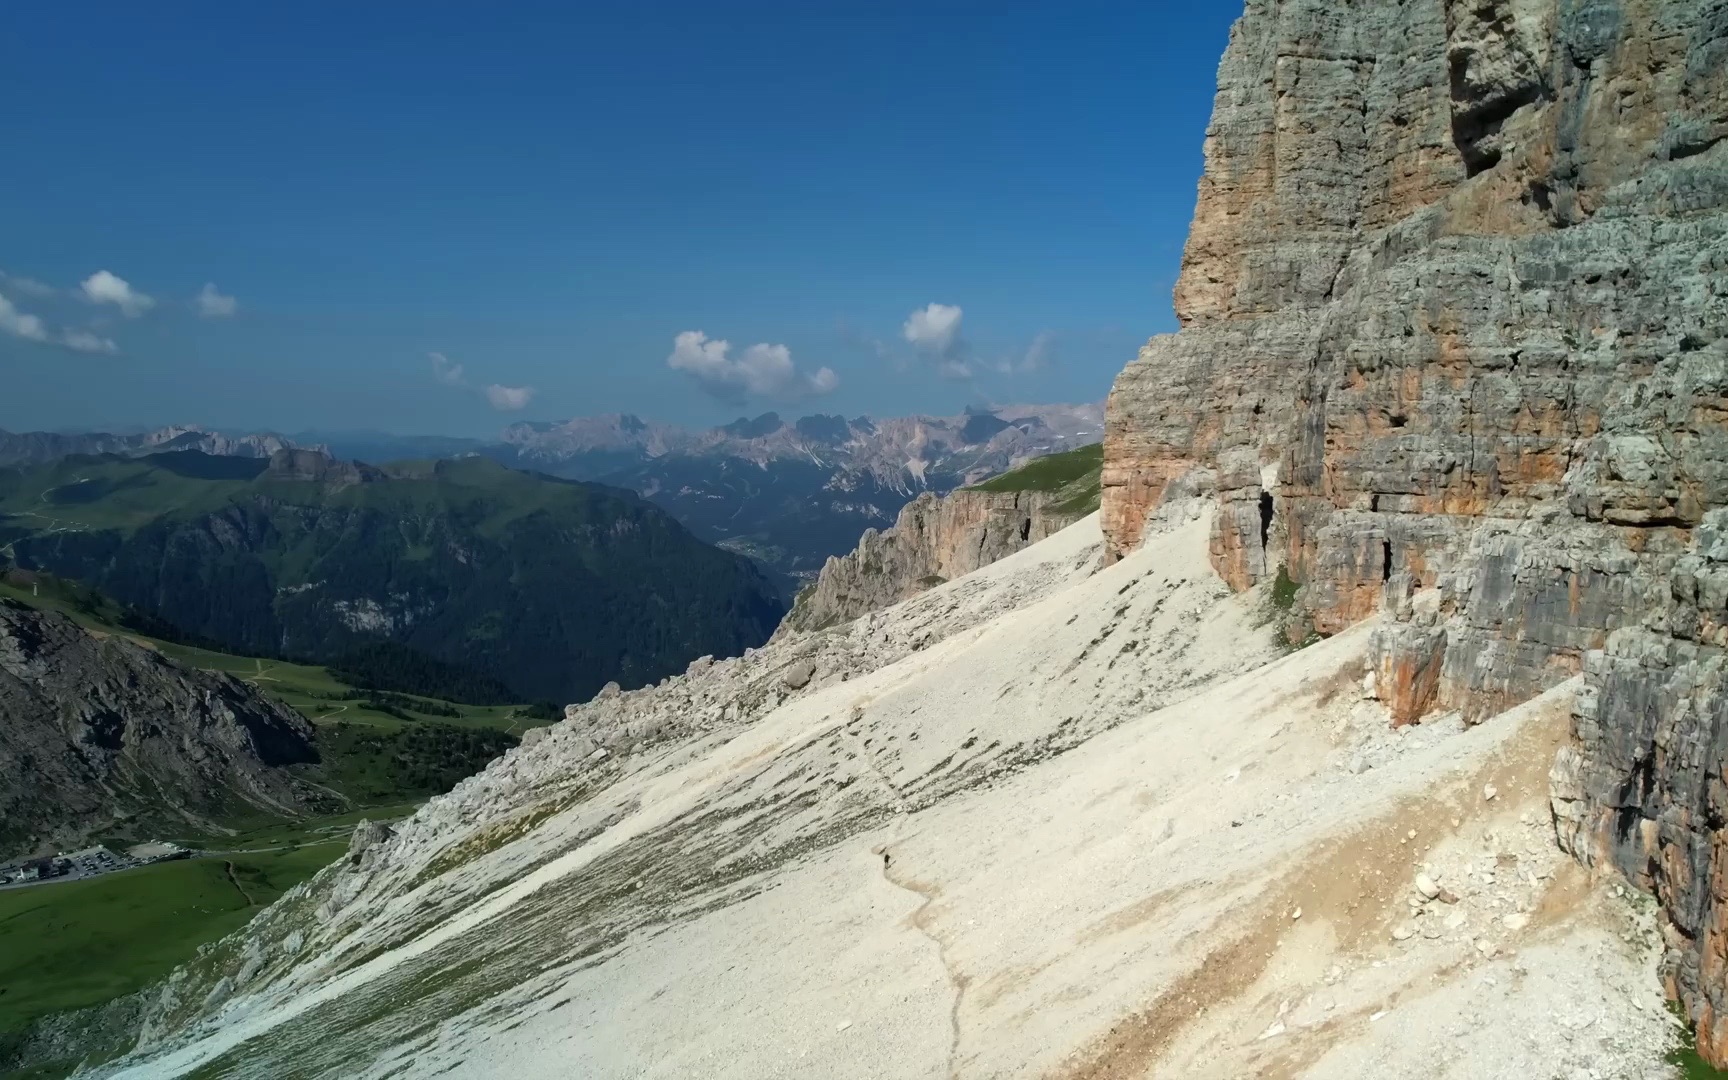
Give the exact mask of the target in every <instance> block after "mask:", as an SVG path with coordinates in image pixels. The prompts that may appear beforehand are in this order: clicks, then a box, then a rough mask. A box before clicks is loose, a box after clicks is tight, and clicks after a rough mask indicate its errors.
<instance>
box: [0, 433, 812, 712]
mask: <svg viewBox="0 0 1728 1080" xmlns="http://www.w3.org/2000/svg"><path fill="white" fill-rule="evenodd" d="M0 556H8V557H10V559H11V560H12V561H13V562H15V563H16V564H17V565H18V566H19V567H21V568H24V569H31V570H46V571H48V572H50V573H53V574H56V575H59V576H61V577H66V578H73V579H76V580H78V581H82V582H85V583H87V584H89V585H91V586H94V587H96V588H98V589H101V590H102V591H104V592H106V593H108V594H109V595H111V596H113V597H114V598H115V599H116V600H118V601H120V602H121V603H123V604H125V605H128V606H129V607H132V608H135V609H138V610H140V611H143V612H146V613H148V614H150V615H152V616H155V617H157V618H159V619H162V620H165V621H166V622H167V623H170V624H172V625H173V626H174V627H177V628H179V629H180V630H181V631H184V632H186V633H188V634H192V635H196V636H197V637H200V638H203V639H208V640H210V641H212V642H215V643H218V644H220V645H221V646H223V647H224V648H225V649H227V650H229V651H234V652H240V653H245V654H248V655H265V656H282V657H287V658H291V659H307V660H313V661H317V662H319V663H342V664H347V663H348V661H349V659H350V658H351V657H354V656H355V655H356V654H360V655H361V656H362V658H364V659H366V661H367V670H369V671H372V672H373V673H374V674H376V675H380V676H387V675H390V674H392V673H396V674H402V675H405V676H406V675H413V676H415V677H416V678H419V679H421V680H422V681H424V680H425V679H427V678H432V677H434V676H435V677H436V678H437V679H438V680H439V681H440V682H441V683H445V684H450V685H449V686H448V687H447V688H446V689H445V691H444V692H447V693H448V694H449V696H457V693H458V691H460V690H461V686H459V685H456V684H457V682H459V681H461V680H458V679H457V678H456V677H455V676H452V675H451V674H450V673H449V672H447V671H444V670H442V669H438V670H433V669H432V668H429V667H428V658H430V659H431V660H434V661H437V662H439V663H441V664H442V665H445V666H446V667H449V666H459V667H461V668H463V669H467V670H471V671H473V672H475V673H477V675H478V676H479V677H478V678H474V679H469V680H466V683H467V684H468V685H469V688H470V689H471V690H473V691H475V692H478V693H480V694H482V695H489V696H490V697H496V696H497V694H498V691H496V690H492V689H489V687H492V686H495V685H496V682H498V681H501V682H502V684H503V685H504V686H506V687H508V693H509V694H511V695H513V700H518V701H522V700H528V701H550V702H554V703H556V704H559V705H562V704H564V703H565V702H569V701H581V700H586V699H587V698H588V697H591V696H592V695H593V694H594V693H595V692H596V691H597V690H599V689H600V687H601V686H602V685H603V684H605V683H606V682H608V681H612V680H617V681H618V682H620V683H623V684H624V685H625V686H626V687H631V686H640V685H643V684H646V683H650V682H654V681H655V680H658V679H660V678H662V677H663V676H666V675H669V674H672V673H674V672H678V671H682V670H683V669H684V667H685V665H686V664H688V663H689V661H690V660H692V659H694V658H695V657H697V656H700V655H702V654H704V653H714V654H717V655H733V654H736V653H739V652H742V651H743V650H744V649H745V648H747V647H749V646H752V645H759V644H761V643H762V642H763V641H765V640H766V639H767V637H768V635H769V634H770V633H772V632H773V630H774V628H775V626H776V625H777V624H778V622H779V620H780V616H781V615H782V614H784V611H785V607H784V605H783V603H782V601H781V599H780V597H779V596H778V595H777V593H776V590H775V589H774V587H773V586H772V584H771V583H770V582H769V581H768V580H767V579H766V578H765V577H764V576H763V575H762V573H761V572H760V571H759V570H758V569H757V568H756V567H755V566H753V565H751V564H750V563H749V562H748V561H747V560H745V559H743V558H741V557H739V556H737V555H735V554H732V553H730V552H726V551H721V550H718V549H717V548H714V547H711V546H709V545H708V544H705V543H703V542H701V541H700V540H698V539H697V538H696V537H694V536H692V535H691V534H690V533H689V531H687V530H686V529H685V528H683V527H682V526H680V525H679V524H678V523H677V522H676V521H674V520H673V519H672V518H671V516H669V515H668V514H667V513H666V512H665V511H663V510H661V509H660V508H658V507H656V506H654V505H652V504H650V503H648V502H646V501H644V500H643V499H641V498H640V497H638V496H636V495H634V494H632V493H631V492H628V491H621V490H618V489H616V488H612V487H607V486H603V485H599V484H589V483H580V482H576V481H570V480H563V479H559V478H555V477H550V476H546V475H543V474H539V473H532V472H523V471H519V470H514V469H509V468H505V467H503V466H501V465H499V464H497V463H496V462H493V461H490V460H486V459H484V458H463V459H457V460H443V461H435V462H428V461H420V462H401V463H397V464H392V465H385V466H372V465H365V464H358V463H353V462H343V461H338V460H336V459H334V458H332V457H330V456H328V455H325V454H323V453H320V452H318V451H313V450H290V449H280V450H277V451H276V452H275V453H274V454H272V455H271V456H270V458H269V459H268V460H263V459H253V458H240V457H218V456H211V455H207V454H204V453H201V452H198V451H181V452H177V453H158V454H151V455H148V456H144V457H136V458H134V457H127V456H122V455H116V454H106V455H99V456H80V455H74V456H69V457H63V458H60V459H58V460H57V461H55V462H53V463H51V464H48V465H42V466H36V467H33V468H21V469H20V468H13V469H0ZM383 646H389V647H391V648H393V649H394V650H395V651H393V652H387V653H386V654H385V655H384V656H382V657H380V656H378V655H377V649H378V648H379V647H383ZM467 699H469V700H487V699H488V697H486V696H483V697H481V698H473V697H469V698H467ZM506 700H510V699H506Z"/></svg>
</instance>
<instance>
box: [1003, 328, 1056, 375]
mask: <svg viewBox="0 0 1728 1080" xmlns="http://www.w3.org/2000/svg"><path fill="white" fill-rule="evenodd" d="M1055 354H1056V335H1055V334H1054V333H1053V332H1051V331H1049V330H1044V331H1041V332H1040V333H1039V334H1038V336H1037V337H1035V338H1033V339H1032V344H1030V345H1028V346H1026V352H1025V353H1024V354H1023V355H1021V356H1020V357H1019V358H1018V359H1016V358H1014V357H1012V356H1005V357H1003V358H1002V359H1000V360H998V361H996V362H995V364H993V365H992V366H993V367H994V368H995V369H996V370H997V371H999V372H1001V373H1002V374H1004V375H1015V374H1024V373H1026V372H1029V371H1042V370H1043V369H1044V368H1045V367H1047V366H1048V365H1049V363H1050V361H1051V359H1052V358H1053V357H1054V356H1055Z"/></svg>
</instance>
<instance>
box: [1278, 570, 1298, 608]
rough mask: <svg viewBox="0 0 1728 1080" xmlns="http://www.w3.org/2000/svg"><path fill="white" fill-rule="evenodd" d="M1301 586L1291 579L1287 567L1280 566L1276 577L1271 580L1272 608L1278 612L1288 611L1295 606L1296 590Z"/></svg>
mask: <svg viewBox="0 0 1728 1080" xmlns="http://www.w3.org/2000/svg"><path fill="white" fill-rule="evenodd" d="M1301 587H1302V586H1300V585H1298V584H1297V583H1296V581H1295V580H1294V579H1293V578H1291V576H1290V570H1289V568H1288V567H1284V566H1280V567H1279V568H1278V576H1277V577H1275V578H1273V579H1272V606H1273V607H1275V608H1277V609H1278V610H1279V611H1289V610H1290V609H1292V608H1294V607H1295V606H1296V590H1298V589H1300V588H1301Z"/></svg>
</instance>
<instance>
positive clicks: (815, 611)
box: [782, 490, 1086, 630]
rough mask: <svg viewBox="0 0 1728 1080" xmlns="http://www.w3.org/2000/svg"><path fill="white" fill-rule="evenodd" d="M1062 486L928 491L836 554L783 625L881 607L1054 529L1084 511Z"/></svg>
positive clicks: (802, 626) (814, 625)
mask: <svg viewBox="0 0 1728 1080" xmlns="http://www.w3.org/2000/svg"><path fill="white" fill-rule="evenodd" d="M1071 502H1072V496H1071V495H1069V494H1068V493H1067V492H1065V491H1003V492H992V491H970V490H964V491H956V492H954V493H953V494H951V495H947V496H945V497H942V498H938V497H936V496H935V495H932V494H929V493H928V492H926V493H925V494H923V495H920V496H919V497H918V498H917V499H915V500H913V501H912V502H911V503H909V504H907V506H906V507H905V509H903V510H901V511H900V517H899V519H898V520H896V521H895V523H894V527H893V528H891V529H888V530H886V531H884V532H877V531H876V530H875V529H871V530H869V531H867V532H866V533H865V534H864V536H863V537H862V538H861V539H860V540H859V541H858V547H857V549H856V550H855V551H853V552H852V553H851V554H848V555H844V556H839V557H835V558H831V559H829V560H828V563H827V565H825V566H824V567H823V568H822V573H821V575H820V576H819V577H818V578H817V579H816V582H815V584H813V585H811V586H809V587H808V589H806V591H805V592H804V593H802V594H800V596H799V597H798V602H797V603H796V604H794V605H793V607H792V610H791V612H790V613H788V614H787V616H786V621H785V622H784V623H783V624H782V628H783V630H819V629H821V628H823V627H827V626H833V625H835V624H837V623H843V622H850V621H851V620H853V619H856V618H857V617H858V616H860V615H863V614H864V613H866V612H870V611H880V610H881V609H883V608H885V607H889V606H891V605H893V604H897V603H899V602H900V601H902V600H905V599H908V598H909V597H913V596H917V595H918V594H919V593H921V592H923V591H924V590H926V589H931V588H934V587H935V586H937V585H941V584H942V583H944V582H947V581H952V580H953V579H955V578H957V577H960V576H961V575H962V574H969V573H971V572H972V571H974V570H976V569H978V568H979V567H982V566H988V565H990V564H991V563H993V562H995V561H996V560H998V559H1001V558H1005V557H1006V556H1009V555H1012V554H1014V553H1015V552H1016V551H1019V550H1021V549H1022V548H1025V547H1028V546H1030V545H1032V544H1036V543H1037V542H1038V541H1040V540H1042V539H1044V538H1045V537H1047V536H1051V535H1054V534H1055V533H1058V532H1060V531H1061V530H1063V529H1065V528H1067V527H1068V526H1070V525H1072V524H1074V523H1075V522H1076V521H1078V520H1080V519H1081V518H1082V517H1085V516H1086V511H1085V510H1083V509H1082V508H1079V507H1074V506H1072V505H1071Z"/></svg>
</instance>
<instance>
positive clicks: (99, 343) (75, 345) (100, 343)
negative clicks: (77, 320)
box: [60, 330, 120, 356]
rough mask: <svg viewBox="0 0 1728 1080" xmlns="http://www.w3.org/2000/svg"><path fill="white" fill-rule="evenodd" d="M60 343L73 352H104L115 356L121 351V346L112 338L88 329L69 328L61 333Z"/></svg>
mask: <svg viewBox="0 0 1728 1080" xmlns="http://www.w3.org/2000/svg"><path fill="white" fill-rule="evenodd" d="M60 344H62V345H64V346H66V347H67V348H68V349H71V350H72V351H73V352H86V353H103V354H105V355H108V356H113V355H114V354H115V353H118V352H119V351H120V346H118V345H116V344H114V340H113V339H112V338H105V337H102V336H101V335H99V334H93V333H91V332H90V331H88V330H68V331H66V332H65V333H63V334H61V335H60Z"/></svg>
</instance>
